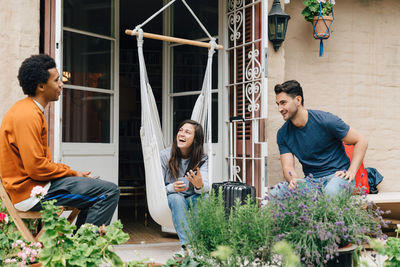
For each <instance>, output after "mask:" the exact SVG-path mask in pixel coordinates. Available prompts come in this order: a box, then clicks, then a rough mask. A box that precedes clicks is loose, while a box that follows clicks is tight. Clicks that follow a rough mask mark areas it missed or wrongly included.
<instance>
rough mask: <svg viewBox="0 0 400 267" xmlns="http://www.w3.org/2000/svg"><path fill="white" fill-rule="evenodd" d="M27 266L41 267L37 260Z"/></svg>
mask: <svg viewBox="0 0 400 267" xmlns="http://www.w3.org/2000/svg"><path fill="white" fill-rule="evenodd" d="M29 266H31V267H41V266H42V264H41V263H40V262H38V263H33V264H31V265H29Z"/></svg>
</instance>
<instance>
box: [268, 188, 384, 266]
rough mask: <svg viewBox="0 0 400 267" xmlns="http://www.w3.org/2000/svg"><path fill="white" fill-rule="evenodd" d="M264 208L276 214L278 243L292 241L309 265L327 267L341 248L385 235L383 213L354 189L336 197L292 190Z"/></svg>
mask: <svg viewBox="0 0 400 267" xmlns="http://www.w3.org/2000/svg"><path fill="white" fill-rule="evenodd" d="M264 208H265V209H268V210H269V211H270V212H271V213H272V214H273V217H274V221H275V223H274V224H275V225H274V233H273V235H274V236H275V238H276V241H280V240H286V241H288V242H289V243H290V244H291V245H292V247H293V248H295V250H296V252H297V253H298V254H299V255H300V256H301V261H302V262H303V263H304V264H305V265H308V266H325V265H326V263H327V262H328V261H329V260H331V259H333V258H335V257H336V256H337V255H338V254H337V253H338V248H339V247H340V246H344V245H346V244H348V243H353V244H357V245H360V244H361V243H363V242H364V241H365V240H366V239H367V236H368V235H375V236H380V235H382V231H381V226H380V222H381V223H383V220H382V217H381V214H382V211H380V210H379V209H376V208H375V207H374V206H373V205H372V203H370V202H368V201H367V200H366V198H365V197H364V196H355V195H353V191H352V190H350V188H346V189H344V190H342V192H341V193H340V194H338V195H337V196H335V197H331V196H328V195H326V194H324V193H323V190H322V188H318V187H317V189H314V188H313V187H312V188H311V189H310V188H308V187H304V188H302V189H300V188H299V189H297V190H289V191H288V192H286V193H285V194H284V195H283V196H282V197H279V198H271V199H270V201H269V202H268V204H267V205H266V206H265V207H264Z"/></svg>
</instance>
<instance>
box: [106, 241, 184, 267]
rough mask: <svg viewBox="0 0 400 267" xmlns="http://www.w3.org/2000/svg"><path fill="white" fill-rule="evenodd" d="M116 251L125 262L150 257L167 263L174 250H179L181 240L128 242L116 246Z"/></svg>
mask: <svg viewBox="0 0 400 267" xmlns="http://www.w3.org/2000/svg"><path fill="white" fill-rule="evenodd" d="M114 249H115V252H116V253H117V254H118V255H119V256H120V257H121V259H122V260H123V261H124V262H129V261H133V260H143V259H146V258H147V259H149V260H151V261H153V262H156V263H166V262H167V260H168V259H170V258H172V256H173V255H174V252H177V251H179V249H180V245H179V242H168V243H152V244H127V245H119V246H115V247H114Z"/></svg>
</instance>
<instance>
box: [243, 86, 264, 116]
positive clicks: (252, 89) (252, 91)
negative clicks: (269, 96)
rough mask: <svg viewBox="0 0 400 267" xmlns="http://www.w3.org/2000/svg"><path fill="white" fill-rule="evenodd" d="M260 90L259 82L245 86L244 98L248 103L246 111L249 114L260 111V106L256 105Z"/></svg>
mask: <svg viewBox="0 0 400 267" xmlns="http://www.w3.org/2000/svg"><path fill="white" fill-rule="evenodd" d="M260 88H261V83H260V82H259V81H256V82H251V83H248V84H246V98H247V100H248V101H249V102H250V104H249V105H248V106H247V110H248V111H250V112H252V111H258V110H260V104H259V103H258V102H259V99H260V96H261V94H260Z"/></svg>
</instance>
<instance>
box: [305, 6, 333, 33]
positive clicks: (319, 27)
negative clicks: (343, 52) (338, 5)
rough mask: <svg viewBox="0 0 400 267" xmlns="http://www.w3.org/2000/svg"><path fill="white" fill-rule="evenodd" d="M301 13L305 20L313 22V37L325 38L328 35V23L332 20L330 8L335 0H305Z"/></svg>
mask: <svg viewBox="0 0 400 267" xmlns="http://www.w3.org/2000/svg"><path fill="white" fill-rule="evenodd" d="M303 4H304V9H303V11H302V12H301V14H302V15H303V16H304V18H305V20H306V21H309V22H311V23H312V24H313V27H314V38H316V39H320V38H322V39H327V38H329V36H330V28H329V27H330V25H331V24H332V21H333V16H332V14H333V13H332V9H333V6H334V5H335V0H305V1H304V2H303Z"/></svg>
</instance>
